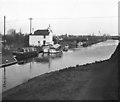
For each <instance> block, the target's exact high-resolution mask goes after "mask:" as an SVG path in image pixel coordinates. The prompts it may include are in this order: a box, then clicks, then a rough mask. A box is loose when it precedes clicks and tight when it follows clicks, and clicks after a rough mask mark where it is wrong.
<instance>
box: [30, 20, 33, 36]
mask: <svg viewBox="0 0 120 102" xmlns="http://www.w3.org/2000/svg"><path fill="white" fill-rule="evenodd" d="M29 20H30V34H31V28H32V20H33V18H29Z"/></svg>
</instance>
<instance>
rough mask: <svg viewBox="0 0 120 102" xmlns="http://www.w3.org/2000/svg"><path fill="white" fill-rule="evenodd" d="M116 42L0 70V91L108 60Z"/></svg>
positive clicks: (109, 41)
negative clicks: (71, 67) (50, 74)
mask: <svg viewBox="0 0 120 102" xmlns="http://www.w3.org/2000/svg"><path fill="white" fill-rule="evenodd" d="M117 45H118V41H115V40H107V41H105V42H100V43H98V44H95V45H92V46H90V47H86V48H83V47H80V48H76V49H72V50H69V51H68V52H63V54H57V55H51V56H48V55H44V56H42V55H41V54H40V55H39V56H38V57H37V58H33V59H29V60H27V61H24V62H21V63H19V64H15V65H12V66H8V67H4V68H1V69H0V72H2V90H3V91H6V90H8V89H11V88H13V87H15V86H17V85H20V84H22V83H25V82H27V81H28V80H29V79H31V78H34V77H36V76H38V75H41V74H44V73H49V72H52V71H55V70H60V69H63V68H66V67H69V66H75V65H76V64H79V65H83V64H86V63H92V62H95V61H101V60H105V59H108V58H110V56H111V55H112V54H113V52H114V51H115V49H116V47H117Z"/></svg>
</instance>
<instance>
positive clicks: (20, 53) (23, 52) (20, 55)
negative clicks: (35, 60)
mask: <svg viewBox="0 0 120 102" xmlns="http://www.w3.org/2000/svg"><path fill="white" fill-rule="evenodd" d="M13 55H14V57H15V58H16V59H17V60H18V61H20V60H24V59H27V58H30V57H35V56H37V55H38V52H37V49H36V48H35V47H24V48H18V49H17V51H15V52H13Z"/></svg>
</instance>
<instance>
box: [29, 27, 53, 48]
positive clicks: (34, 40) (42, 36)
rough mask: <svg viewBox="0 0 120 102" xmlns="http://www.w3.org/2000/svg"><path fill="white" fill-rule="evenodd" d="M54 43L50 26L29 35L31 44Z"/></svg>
mask: <svg viewBox="0 0 120 102" xmlns="http://www.w3.org/2000/svg"><path fill="white" fill-rule="evenodd" d="M49 44H53V34H52V30H51V29H50V26H49V27H48V29H44V30H36V31H35V32H34V34H32V35H29V45H30V46H42V45H49Z"/></svg>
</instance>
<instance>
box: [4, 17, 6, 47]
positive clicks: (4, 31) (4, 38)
mask: <svg viewBox="0 0 120 102" xmlns="http://www.w3.org/2000/svg"><path fill="white" fill-rule="evenodd" d="M5 21H6V17H5V16H4V48H5V30H6V22H5Z"/></svg>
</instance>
